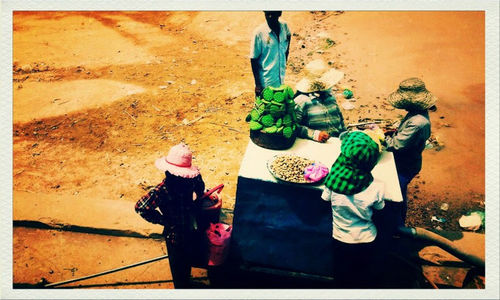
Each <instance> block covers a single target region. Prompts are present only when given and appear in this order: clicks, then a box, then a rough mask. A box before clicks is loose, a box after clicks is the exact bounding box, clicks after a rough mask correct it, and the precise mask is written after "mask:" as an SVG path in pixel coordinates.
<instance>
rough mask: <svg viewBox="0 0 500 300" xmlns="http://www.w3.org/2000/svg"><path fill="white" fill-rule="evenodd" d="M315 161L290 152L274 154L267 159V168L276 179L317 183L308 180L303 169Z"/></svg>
mask: <svg viewBox="0 0 500 300" xmlns="http://www.w3.org/2000/svg"><path fill="white" fill-rule="evenodd" d="M314 162H316V161H314V160H312V159H308V158H304V157H300V156H296V155H292V154H284V155H275V156H274V157H273V158H271V159H270V160H268V162H267V169H268V170H269V172H270V173H271V174H272V175H273V176H274V177H275V178H276V179H278V180H281V181H285V182H290V183H300V184H318V183H321V181H320V182H313V181H309V180H307V179H305V178H304V171H305V169H306V167H307V166H309V165H311V164H312V163H314Z"/></svg>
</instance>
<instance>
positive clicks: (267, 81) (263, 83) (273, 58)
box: [250, 11, 291, 96]
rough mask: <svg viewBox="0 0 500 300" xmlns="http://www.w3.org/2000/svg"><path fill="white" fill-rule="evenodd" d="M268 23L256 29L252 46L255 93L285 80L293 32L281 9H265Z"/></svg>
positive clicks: (251, 61)
mask: <svg viewBox="0 0 500 300" xmlns="http://www.w3.org/2000/svg"><path fill="white" fill-rule="evenodd" d="M264 15H265V17H266V23H263V24H261V25H260V26H259V27H257V28H256V29H255V30H254V33H253V38H252V42H251V47H250V63H251V65H252V73H253V76H254V80H255V95H256V96H259V95H260V94H261V93H262V90H263V89H264V88H265V87H268V86H271V87H279V86H280V85H282V84H283V83H284V81H285V71H286V62H287V60H288V52H289V49H290V40H291V34H290V29H289V28H288V25H287V23H286V22H285V21H280V20H279V18H280V16H281V11H264Z"/></svg>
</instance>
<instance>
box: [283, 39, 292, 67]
mask: <svg viewBox="0 0 500 300" xmlns="http://www.w3.org/2000/svg"><path fill="white" fill-rule="evenodd" d="M286 39H287V40H288V47H287V48H286V53H285V55H286V61H288V53H289V52H290V41H291V40H292V35H290V34H289V35H287V36H286Z"/></svg>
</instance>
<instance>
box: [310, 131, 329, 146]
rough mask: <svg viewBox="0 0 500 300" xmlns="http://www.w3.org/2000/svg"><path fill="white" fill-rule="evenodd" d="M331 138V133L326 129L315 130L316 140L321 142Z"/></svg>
mask: <svg viewBox="0 0 500 300" xmlns="http://www.w3.org/2000/svg"><path fill="white" fill-rule="evenodd" d="M329 138H330V135H329V134H328V132H326V131H319V130H316V132H314V140H315V141H317V142H320V143H324V142H326V141H327V140H328V139H329Z"/></svg>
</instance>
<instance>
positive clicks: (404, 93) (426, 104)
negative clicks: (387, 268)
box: [383, 77, 437, 226]
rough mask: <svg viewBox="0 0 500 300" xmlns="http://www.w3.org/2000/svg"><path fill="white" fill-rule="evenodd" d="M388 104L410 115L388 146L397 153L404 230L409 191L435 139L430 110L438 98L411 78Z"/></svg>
mask: <svg viewBox="0 0 500 300" xmlns="http://www.w3.org/2000/svg"><path fill="white" fill-rule="evenodd" d="M387 101H388V102H389V103H390V104H391V105H392V106H394V107H395V108H398V109H404V110H406V111H407V114H406V116H405V117H404V118H403V119H402V120H401V123H400V125H399V127H398V129H397V130H396V131H395V132H388V133H387V134H386V137H385V141H384V142H383V143H384V146H385V147H386V150H387V151H391V152H393V153H394V161H395V163H396V169H397V172H398V178H399V185H400V188H401V193H402V196H403V202H402V208H401V216H400V219H399V221H398V223H399V224H398V225H399V226H404V225H405V221H406V211H407V207H408V201H407V195H406V193H407V187H408V184H409V183H410V181H411V180H412V179H413V178H414V177H415V176H416V175H417V174H418V173H419V172H420V170H421V169H422V151H423V150H424V149H425V143H426V141H427V140H428V139H429V137H430V135H431V122H430V118H429V112H428V110H433V109H434V108H435V104H436V101H437V97H436V96H434V95H433V94H432V93H431V92H429V91H428V90H427V89H426V87H425V83H424V82H423V81H422V80H421V79H419V78H415V77H413V78H408V79H405V80H403V81H402V82H401V83H400V84H399V88H398V89H397V90H396V91H395V92H393V93H391V94H390V95H389V96H388V98H387Z"/></svg>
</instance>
